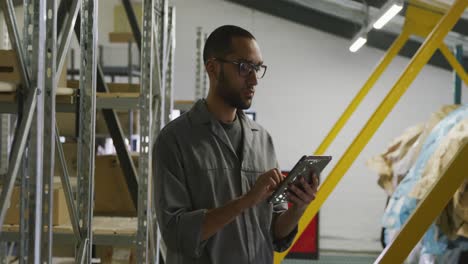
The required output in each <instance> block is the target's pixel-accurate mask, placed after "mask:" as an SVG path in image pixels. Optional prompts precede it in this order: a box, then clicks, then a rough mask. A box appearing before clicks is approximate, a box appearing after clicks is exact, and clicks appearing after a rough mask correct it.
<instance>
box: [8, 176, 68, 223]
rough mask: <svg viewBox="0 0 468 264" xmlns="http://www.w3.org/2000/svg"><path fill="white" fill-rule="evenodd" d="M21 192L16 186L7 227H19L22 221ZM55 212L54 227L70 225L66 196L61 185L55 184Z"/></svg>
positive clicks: (53, 217) (9, 209)
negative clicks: (20, 220)
mask: <svg viewBox="0 0 468 264" xmlns="http://www.w3.org/2000/svg"><path fill="white" fill-rule="evenodd" d="M20 192H21V189H20V187H19V186H15V187H14V189H13V193H12V195H11V200H10V202H11V203H10V208H8V210H7V213H6V216H5V221H4V223H5V224H7V225H18V224H19V219H20ZM53 207H54V211H53V216H52V224H53V225H54V226H57V225H63V224H67V223H70V218H69V217H68V208H67V203H66V201H65V194H64V192H63V189H62V188H61V187H60V183H59V184H57V183H55V184H54V205H53Z"/></svg>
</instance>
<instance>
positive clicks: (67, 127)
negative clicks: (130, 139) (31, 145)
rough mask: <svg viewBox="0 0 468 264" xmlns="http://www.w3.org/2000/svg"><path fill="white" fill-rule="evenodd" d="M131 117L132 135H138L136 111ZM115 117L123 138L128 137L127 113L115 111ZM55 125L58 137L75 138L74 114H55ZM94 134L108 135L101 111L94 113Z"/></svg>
mask: <svg viewBox="0 0 468 264" xmlns="http://www.w3.org/2000/svg"><path fill="white" fill-rule="evenodd" d="M132 115H133V134H138V131H139V123H140V122H139V121H140V120H139V118H140V116H139V113H138V111H134V112H132ZM117 116H118V117H119V121H120V125H121V126H122V129H123V132H124V135H125V136H128V135H129V128H130V120H129V116H130V115H129V112H121V111H117ZM55 118H56V120H57V125H58V127H59V131H60V136H64V137H76V136H77V131H76V124H75V122H76V121H75V120H76V115H75V114H74V113H57V114H56V117H55ZM96 134H97V135H104V136H108V135H109V130H108V129H107V124H106V121H105V119H104V116H103V115H102V113H101V111H98V112H97V113H96Z"/></svg>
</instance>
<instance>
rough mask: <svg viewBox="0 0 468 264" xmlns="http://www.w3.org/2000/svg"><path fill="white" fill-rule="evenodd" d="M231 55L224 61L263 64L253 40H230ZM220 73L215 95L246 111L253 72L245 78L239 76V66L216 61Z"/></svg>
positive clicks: (253, 92)
mask: <svg viewBox="0 0 468 264" xmlns="http://www.w3.org/2000/svg"><path fill="white" fill-rule="evenodd" d="M232 51H233V52H232V53H230V54H229V55H227V56H226V57H225V58H221V59H224V60H226V61H234V62H248V63H253V64H255V65H260V64H262V63H263V59H262V55H261V52H260V48H259V47H258V44H257V42H256V41H255V40H253V39H249V38H240V37H236V38H233V39H232ZM218 63H219V64H220V71H219V74H218V80H217V81H218V82H217V85H216V90H215V92H216V94H217V95H218V96H219V97H220V98H222V99H223V100H224V102H225V103H227V104H228V105H230V106H232V107H234V108H237V109H248V108H250V106H251V105H252V99H253V97H254V94H255V86H256V85H257V77H256V75H255V71H252V72H251V73H250V74H248V75H247V76H241V75H240V74H239V65H237V64H232V63H226V62H221V61H218Z"/></svg>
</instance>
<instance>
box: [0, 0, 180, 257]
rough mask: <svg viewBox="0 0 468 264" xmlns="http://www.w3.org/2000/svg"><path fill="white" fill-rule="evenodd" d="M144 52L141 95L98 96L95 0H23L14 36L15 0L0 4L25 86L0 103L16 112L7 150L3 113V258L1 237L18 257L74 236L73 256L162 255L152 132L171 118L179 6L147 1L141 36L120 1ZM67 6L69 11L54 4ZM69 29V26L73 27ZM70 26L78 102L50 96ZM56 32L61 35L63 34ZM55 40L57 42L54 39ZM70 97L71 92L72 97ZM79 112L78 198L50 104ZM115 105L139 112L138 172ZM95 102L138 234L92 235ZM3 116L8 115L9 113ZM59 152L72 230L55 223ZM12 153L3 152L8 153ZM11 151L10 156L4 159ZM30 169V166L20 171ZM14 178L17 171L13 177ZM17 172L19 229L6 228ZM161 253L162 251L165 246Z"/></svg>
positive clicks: (46, 251) (44, 251) (48, 250)
mask: <svg viewBox="0 0 468 264" xmlns="http://www.w3.org/2000/svg"><path fill="white" fill-rule="evenodd" d="M122 3H123V5H124V7H125V9H126V13H127V16H128V19H129V22H130V25H131V28H132V31H133V35H134V39H135V42H136V43H137V46H138V48H139V51H140V53H141V88H140V94H139V95H138V97H130V98H110V97H99V96H97V95H98V94H99V93H106V92H108V91H109V90H108V88H107V86H106V84H105V82H104V77H103V72H102V69H101V67H100V65H98V63H97V50H98V49H97V40H96V36H97V33H98V28H97V10H98V1H96V0H62V1H61V2H60V5H59V6H58V1H57V0H24V10H25V12H24V19H25V21H24V22H25V23H24V25H25V26H24V29H23V38H22V39H21V38H20V36H19V31H18V26H17V21H16V17H15V11H14V6H13V1H12V0H4V1H2V2H1V8H2V10H3V12H4V14H5V21H6V25H7V28H8V33H9V36H10V39H11V44H12V47H13V49H14V50H15V51H16V54H17V61H18V65H19V68H20V74H21V82H22V87H23V89H22V90H21V91H20V93H19V94H21V96H18V100H17V101H15V102H9V103H1V104H0V112H1V113H9V114H17V127H16V132H15V135H14V137H13V142H12V144H11V145H12V146H11V150H9V149H8V148H7V146H8V142H9V141H8V136H9V135H10V132H9V130H10V124H9V122H7V120H6V119H5V118H4V116H2V118H1V121H2V122H1V131H2V135H7V137H6V139H7V140H4V137H2V145H1V154H2V156H1V162H0V165H1V166H0V169H3V170H2V172H4V173H5V172H6V176H5V177H3V182H2V183H3V188H2V190H1V196H0V240H1V241H0V248H2V250H0V258H1V259H2V261H3V260H5V256H4V255H1V254H2V252H3V253H5V252H6V250H5V249H6V247H5V246H4V245H1V244H2V243H1V242H5V241H19V243H18V245H19V254H20V259H19V261H20V263H27V262H28V263H29V262H33V263H40V262H47V263H51V262H52V247H53V243H54V242H56V241H60V242H61V243H72V244H73V243H74V244H75V245H76V246H77V247H76V249H77V250H76V262H77V263H91V257H92V246H93V244H101V245H126V246H132V245H134V246H136V247H137V261H138V263H148V262H151V263H159V247H160V244H161V242H162V241H160V235H159V231H158V228H157V225H156V219H155V215H154V210H153V208H152V204H151V199H150V198H151V195H152V194H151V190H152V188H151V153H152V145H153V142H154V139H155V138H156V136H157V134H158V133H159V131H160V129H161V128H162V127H163V126H164V124H165V123H167V122H168V121H169V120H170V114H171V112H172V107H173V99H172V94H173V88H172V87H173V81H172V80H173V66H174V65H173V62H174V60H173V57H174V53H175V8H174V7H169V3H168V0H144V1H143V23H142V25H143V34H141V33H140V29H139V26H138V23H137V20H136V16H135V13H134V11H133V9H132V6H131V5H130V0H122ZM57 10H67V11H68V12H65V13H66V14H64V13H63V12H57ZM73 29H74V30H73ZM73 31H74V32H75V34H76V36H77V38H79V43H80V48H81V51H82V52H81V65H80V87H79V102H76V103H71V104H70V103H61V102H57V104H56V90H57V83H58V76H59V74H58V73H60V72H61V70H62V68H63V67H64V64H65V57H66V54H67V51H68V49H69V46H70V42H71V38H72V35H73ZM59 32H60V34H57V33H59ZM58 39H60V43H59V41H58ZM75 101H76V100H75ZM76 104H78V109H79V110H78V116H79V118H80V119H79V138H78V139H79V140H78V186H77V189H78V190H77V197H76V202H75V199H74V197H73V192H72V188H71V184H70V179H69V175H68V168H67V165H66V162H65V157H64V152H63V149H62V146H61V143H60V138H59V131H58V128H57V125H56V121H55V113H56V111H67V112H74V111H76V109H77V106H76ZM116 105H118V109H139V111H140V126H141V127H140V157H139V164H140V166H139V170H138V174H137V171H136V169H135V165H134V164H133V162H132V159H131V157H130V153H129V151H128V149H127V147H126V144H125V141H124V140H125V138H124V133H123V131H122V128H121V126H120V123H119V120H118V118H117V116H116V113H115V111H114V109H112V108H113V107H114V106H116ZM96 109H99V110H102V111H103V115H104V118H105V121H106V124H107V126H108V130H109V131H110V134H111V137H112V139H113V142H114V145H115V147H116V150H117V155H118V158H119V161H120V164H121V166H122V169H123V171H124V176H125V180H126V183H127V186H128V188H129V191H130V194H131V197H132V200H133V202H134V204H135V206H136V207H137V208H138V220H137V221H138V226H137V233H136V235H135V234H133V235H132V234H94V233H93V231H92V230H93V199H94V158H95V157H94V153H95V148H94V144H95V143H94V142H95V118H96V116H95V115H96ZM8 121H9V120H8ZM55 151H57V156H58V157H59V162H60V164H61V168H62V174H61V175H60V177H61V182H62V187H63V189H64V193H65V197H66V202H67V206H68V211H69V215H70V220H71V226H72V230H73V232H68V233H67V232H56V231H54V228H53V227H52V214H53V212H52V211H53V195H52V194H53V192H52V189H53V187H52V184H53V176H54V161H55ZM8 155H9V156H8ZM8 159H9V162H8V163H9V164H8V166H6V164H5V163H6V162H7V161H8ZM24 168H27V169H24ZM18 176H20V177H18ZM18 178H19V179H20V186H21V195H20V197H21V202H20V212H21V216H20V219H21V221H20V226H19V231H6V230H3V229H4V228H3V227H4V226H3V220H4V217H5V214H6V210H7V209H8V207H9V202H10V198H11V195H12V191H13V188H14V186H15V184H16V182H18V180H17V179H18ZM162 255H163V256H164V255H165V254H164V252H163V254H162Z"/></svg>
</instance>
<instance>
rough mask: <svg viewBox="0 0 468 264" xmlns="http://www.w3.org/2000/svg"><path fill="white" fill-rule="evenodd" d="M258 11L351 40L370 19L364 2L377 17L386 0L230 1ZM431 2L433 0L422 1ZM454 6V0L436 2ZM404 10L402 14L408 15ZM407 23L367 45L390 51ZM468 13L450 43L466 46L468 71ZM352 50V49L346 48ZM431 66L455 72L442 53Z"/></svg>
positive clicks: (396, 23) (374, 34) (373, 34)
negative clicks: (365, 20)
mask: <svg viewBox="0 0 468 264" xmlns="http://www.w3.org/2000/svg"><path fill="white" fill-rule="evenodd" d="M227 1H229V2H233V3H237V4H240V5H243V6H246V7H249V8H253V9H255V10H258V11H261V12H264V13H267V14H270V15H274V16H277V17H281V18H283V19H287V20H290V21H293V22H296V23H299V24H302V25H306V26H309V27H312V28H315V29H318V30H321V31H324V32H328V33H330V34H333V35H337V36H340V37H344V38H347V39H349V40H350V41H351V39H352V38H353V37H354V36H355V35H356V33H357V32H358V31H359V30H360V29H361V25H362V22H363V21H364V19H365V17H366V15H365V14H366V13H365V11H364V10H365V7H364V5H363V3H367V4H368V5H369V15H370V16H371V17H374V16H373V15H375V13H377V12H378V9H379V8H380V7H382V5H384V4H385V3H386V2H387V1H386V0H365V1H364V0H275V1H271V0H227ZM420 1H429V0H420ZM436 1H438V2H441V3H444V4H445V3H450V2H452V0H436ZM404 11H405V10H403V11H402V12H401V14H404ZM403 22H404V18H403V16H401V15H400V16H399V17H396V18H394V19H392V21H391V22H389V23H388V24H387V25H386V26H385V27H384V30H372V31H370V32H369V34H368V41H367V44H366V45H367V46H370V47H374V48H378V49H382V50H387V49H388V48H389V47H390V45H391V44H392V43H393V41H394V40H395V39H396V37H397V36H398V34H399V33H400V32H401V27H402V24H403ZM466 36H468V14H467V13H465V14H464V15H463V16H462V19H460V20H459V21H458V23H457V24H456V26H455V27H454V28H453V30H452V32H451V33H450V35H449V36H448V37H447V39H446V40H447V41H448V43H449V44H450V43H462V44H463V46H464V51H465V56H464V61H463V65H464V67H465V69H468V37H466ZM421 43H422V40H421V39H419V38H412V39H411V40H410V41H408V43H407V44H406V45H405V46H404V47H403V49H402V50H401V52H400V55H402V56H405V57H412V56H413V55H414V53H415V52H416V51H417V50H418V48H419V47H420V45H421ZM343 48H346V49H347V48H348V47H343ZM429 64H431V65H434V66H437V67H441V68H444V69H447V70H452V69H451V67H450V65H449V64H448V62H447V61H446V60H445V58H444V57H443V56H442V54H441V53H440V52H438V51H437V52H436V53H435V54H434V56H433V57H432V58H431V60H430V61H429Z"/></svg>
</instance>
